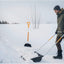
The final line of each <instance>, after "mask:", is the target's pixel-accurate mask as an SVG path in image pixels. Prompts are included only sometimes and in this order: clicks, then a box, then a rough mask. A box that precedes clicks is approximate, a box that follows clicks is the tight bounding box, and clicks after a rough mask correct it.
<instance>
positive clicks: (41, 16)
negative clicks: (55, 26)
mask: <svg viewBox="0 0 64 64" xmlns="http://www.w3.org/2000/svg"><path fill="white" fill-rule="evenodd" d="M55 5H60V6H61V8H64V0H0V20H6V21H8V22H10V23H12V22H18V23H25V22H27V21H30V22H34V21H35V6H36V21H37V23H38V21H40V23H56V20H57V19H56V14H55V13H54V11H53V8H54V6H55Z"/></svg>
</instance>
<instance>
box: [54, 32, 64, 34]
mask: <svg viewBox="0 0 64 64" xmlns="http://www.w3.org/2000/svg"><path fill="white" fill-rule="evenodd" d="M55 34H64V32H63V31H56V32H55Z"/></svg>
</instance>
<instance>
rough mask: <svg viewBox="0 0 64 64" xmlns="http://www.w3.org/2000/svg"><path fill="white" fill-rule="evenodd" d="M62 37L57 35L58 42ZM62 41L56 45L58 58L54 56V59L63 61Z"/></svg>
mask: <svg viewBox="0 0 64 64" xmlns="http://www.w3.org/2000/svg"><path fill="white" fill-rule="evenodd" d="M60 37H61V36H59V35H57V38H56V42H57V40H58V39H59V38H60ZM61 41H62V39H61V40H60V41H59V42H58V43H57V44H56V47H57V50H58V51H57V56H54V57H53V58H54V59H62V48H61V44H60V43H61Z"/></svg>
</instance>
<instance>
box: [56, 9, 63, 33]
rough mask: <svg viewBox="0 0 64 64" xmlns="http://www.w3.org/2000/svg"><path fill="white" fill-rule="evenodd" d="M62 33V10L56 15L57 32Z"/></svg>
mask: <svg viewBox="0 0 64 64" xmlns="http://www.w3.org/2000/svg"><path fill="white" fill-rule="evenodd" d="M58 31H61V32H64V9H61V11H60V12H59V13H58V14H57V32H58Z"/></svg>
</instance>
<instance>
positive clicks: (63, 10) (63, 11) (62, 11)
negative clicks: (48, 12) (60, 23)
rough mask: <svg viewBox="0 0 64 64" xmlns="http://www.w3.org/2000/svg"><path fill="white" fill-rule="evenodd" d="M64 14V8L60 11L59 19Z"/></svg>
mask: <svg viewBox="0 0 64 64" xmlns="http://www.w3.org/2000/svg"><path fill="white" fill-rule="evenodd" d="M62 14H64V9H63V8H62V9H61V10H60V12H59V13H58V14H57V15H58V17H60V16H61V15H62Z"/></svg>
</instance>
